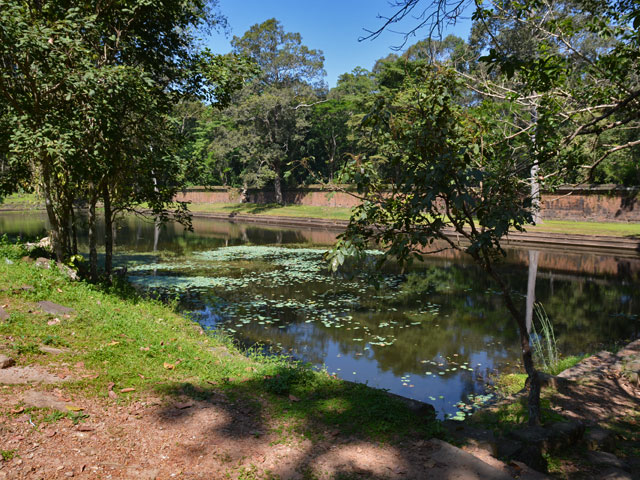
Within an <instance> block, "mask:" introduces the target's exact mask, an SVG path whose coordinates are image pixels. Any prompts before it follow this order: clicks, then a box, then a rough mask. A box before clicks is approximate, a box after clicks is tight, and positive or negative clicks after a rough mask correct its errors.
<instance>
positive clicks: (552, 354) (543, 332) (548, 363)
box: [531, 303, 559, 372]
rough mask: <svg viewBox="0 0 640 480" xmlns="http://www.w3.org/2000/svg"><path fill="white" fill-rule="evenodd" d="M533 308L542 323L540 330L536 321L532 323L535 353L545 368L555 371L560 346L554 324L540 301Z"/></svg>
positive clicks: (548, 370)
mask: <svg viewBox="0 0 640 480" xmlns="http://www.w3.org/2000/svg"><path fill="white" fill-rule="evenodd" d="M533 310H534V312H535V314H536V318H537V319H538V323H539V324H540V331H539V332H538V330H537V329H536V326H535V322H532V324H531V337H532V342H531V343H532V345H533V353H534V356H535V358H536V360H537V361H538V362H539V364H541V365H542V367H543V370H545V371H547V372H553V371H555V370H556V369H557V366H558V361H559V355H558V346H557V344H556V336H555V333H554V332H553V324H552V323H551V320H549V317H548V316H547V312H545V310H544V307H543V306H542V304H540V303H536V304H535V305H534V306H533Z"/></svg>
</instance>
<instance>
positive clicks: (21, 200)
mask: <svg viewBox="0 0 640 480" xmlns="http://www.w3.org/2000/svg"><path fill="white" fill-rule="evenodd" d="M35 206H43V203H42V200H41V199H40V198H38V196H37V195H36V194H35V193H14V194H13V195H9V196H7V197H0V210H3V209H4V210H17V209H21V208H33V207H35Z"/></svg>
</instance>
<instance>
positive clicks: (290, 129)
mask: <svg viewBox="0 0 640 480" xmlns="http://www.w3.org/2000/svg"><path fill="white" fill-rule="evenodd" d="M231 44H232V46H233V48H234V52H235V53H236V54H239V55H246V56H248V57H249V58H251V59H252V60H254V61H255V62H256V64H257V65H258V66H259V67H260V69H261V71H262V73H261V75H259V77H258V78H257V79H256V80H255V81H253V82H252V83H251V84H250V85H248V86H247V87H246V88H245V90H244V91H243V92H242V94H241V96H240V97H239V99H238V102H237V105H236V106H235V107H234V109H233V111H231V112H230V114H231V115H232V117H233V118H234V121H235V123H236V124H237V125H238V126H239V128H240V129H241V132H242V133H241V138H242V144H241V147H240V148H241V150H242V151H243V154H244V155H246V163H245V168H244V172H243V177H244V183H245V186H260V185H262V184H264V183H266V182H269V181H270V182H272V183H273V187H274V193H275V200H276V202H277V203H283V201H284V198H283V195H282V183H283V179H284V175H285V173H286V169H287V168H288V165H289V164H291V163H292V162H295V161H297V160H298V159H299V158H300V157H301V156H304V152H302V151H301V147H302V145H303V142H302V140H303V138H304V135H305V133H306V130H307V128H308V125H309V124H308V121H307V116H308V113H309V110H308V109H309V107H310V106H311V105H312V104H314V103H315V102H316V101H317V100H318V97H317V94H318V90H317V89H318V88H321V87H323V82H322V78H323V76H324V70H323V63H324V57H323V56H322V52H321V51H319V50H311V49H309V48H308V47H306V46H305V45H303V44H302V38H301V36H300V34H299V33H288V32H285V31H284V28H283V27H282V25H281V24H280V23H279V22H278V21H277V20H276V19H273V18H272V19H270V20H267V21H265V22H263V23H261V24H256V25H254V26H252V27H251V28H250V29H249V30H248V31H247V32H246V33H245V34H244V35H243V36H242V37H234V38H233V40H232V42H231Z"/></svg>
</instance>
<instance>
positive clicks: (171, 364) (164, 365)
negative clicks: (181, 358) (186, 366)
mask: <svg viewBox="0 0 640 480" xmlns="http://www.w3.org/2000/svg"><path fill="white" fill-rule="evenodd" d="M163 367H164V368H165V369H167V370H173V369H174V368H176V366H175V365H174V364H173V363H168V362H164V364H163Z"/></svg>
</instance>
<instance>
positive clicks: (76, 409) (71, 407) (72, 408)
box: [67, 405, 84, 412]
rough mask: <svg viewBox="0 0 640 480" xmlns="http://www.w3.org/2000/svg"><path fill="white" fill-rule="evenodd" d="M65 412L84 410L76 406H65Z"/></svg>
mask: <svg viewBox="0 0 640 480" xmlns="http://www.w3.org/2000/svg"><path fill="white" fill-rule="evenodd" d="M67 410H69V411H70V412H80V411H82V410H84V408H82V407H78V406H76V405H67Z"/></svg>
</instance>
